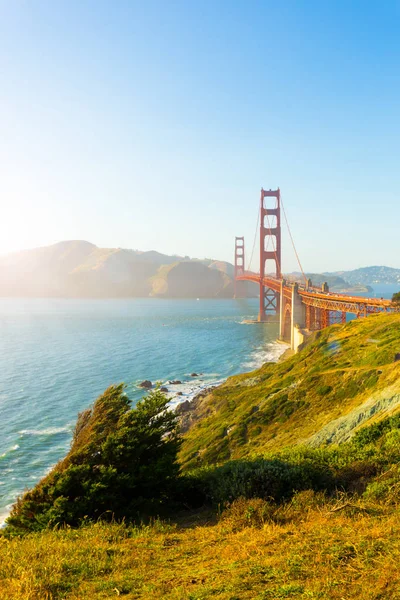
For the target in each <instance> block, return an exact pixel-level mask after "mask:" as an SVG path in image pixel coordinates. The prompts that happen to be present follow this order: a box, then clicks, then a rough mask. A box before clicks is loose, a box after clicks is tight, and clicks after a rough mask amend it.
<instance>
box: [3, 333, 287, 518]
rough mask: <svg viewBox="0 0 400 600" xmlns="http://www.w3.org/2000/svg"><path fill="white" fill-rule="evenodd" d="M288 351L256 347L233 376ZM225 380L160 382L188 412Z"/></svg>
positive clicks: (275, 346) (213, 376)
mask: <svg viewBox="0 0 400 600" xmlns="http://www.w3.org/2000/svg"><path fill="white" fill-rule="evenodd" d="M288 350H289V349H288V347H287V344H283V343H277V342H276V341H273V342H268V343H266V344H264V345H263V346H262V347H257V348H255V349H254V350H253V351H252V352H251V353H250V355H249V356H248V357H247V358H246V359H245V361H244V362H243V363H242V365H241V368H240V370H239V371H238V373H235V374H233V376H234V375H238V374H241V373H246V372H251V371H253V370H256V369H258V368H260V367H261V366H262V365H263V364H265V363H268V362H273V363H276V362H278V361H280V360H282V358H283V357H284V356H285V355H286V353H287V351H288ZM227 379H228V377H225V378H221V377H218V373H208V374H207V373H206V374H204V375H202V374H199V375H198V377H196V378H192V377H191V375H190V373H187V374H186V375H185V379H182V383H181V384H178V385H171V384H168V382H167V381H164V382H161V385H163V386H167V387H168V393H166V395H167V397H168V398H169V400H170V403H169V404H170V406H171V408H172V409H174V410H177V409H178V407H179V406H186V407H188V410H190V411H192V410H193V408H194V404H193V402H195V403H197V402H198V401H199V400H201V399H202V398H204V397H205V396H207V395H208V393H209V392H211V391H212V389H214V388H216V387H218V386H220V385H222V384H223V383H225V381H226V380H227ZM143 392H144V390H143ZM178 410H179V409H178ZM183 412H185V411H183ZM16 499H17V498H15V500H14V502H15V501H16ZM14 502H13V503H14ZM11 506H12V504H8V506H7V507H5V506H3V507H2V508H1V509H0V529H2V528H4V527H5V526H6V524H5V520H6V519H7V517H8V516H9V514H10V509H11Z"/></svg>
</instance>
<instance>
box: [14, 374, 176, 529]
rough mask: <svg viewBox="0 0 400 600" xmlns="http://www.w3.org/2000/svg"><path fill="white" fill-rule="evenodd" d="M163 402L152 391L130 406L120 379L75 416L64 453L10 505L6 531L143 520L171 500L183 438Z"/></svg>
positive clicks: (160, 396)
mask: <svg viewBox="0 0 400 600" xmlns="http://www.w3.org/2000/svg"><path fill="white" fill-rule="evenodd" d="M167 403H168V400H167V398H166V397H165V396H164V395H163V394H162V393H161V392H160V391H159V390H155V391H152V392H150V393H149V394H148V396H147V397H146V398H145V399H143V400H141V401H140V402H139V403H138V404H137V405H136V407H135V408H133V409H132V408H131V406H130V401H129V399H128V397H127V396H126V394H125V393H124V387H123V385H122V384H121V385H117V386H111V387H110V388H108V389H107V390H106V391H105V392H104V394H103V395H102V396H100V397H99V398H98V399H97V400H96V402H95V404H94V406H93V408H92V409H90V410H89V411H85V412H83V413H81V415H80V416H79V417H78V421H77V425H76V429H75V434H74V438H73V441H72V446H71V450H70V452H69V453H68V455H67V456H66V458H65V459H64V460H63V461H61V462H60V463H59V464H58V465H56V467H55V468H54V469H53V471H52V472H51V473H50V474H49V475H48V476H47V477H45V478H44V479H43V480H42V481H41V482H40V483H39V484H38V485H37V486H36V487H35V488H33V489H32V490H31V491H28V492H27V493H26V494H25V495H24V496H22V498H20V499H19V500H18V501H17V503H16V504H15V505H14V507H13V509H12V512H11V515H10V517H9V518H8V521H7V524H8V527H7V531H8V533H10V534H12V533H23V532H26V531H34V530H40V529H43V528H44V527H46V526H48V525H54V524H57V523H63V524H68V525H72V526H75V525H78V524H79V523H80V522H82V520H87V519H89V520H91V519H98V518H116V519H122V518H128V519H142V518H143V517H145V516H148V515H151V514H157V513H158V512H159V511H161V510H162V509H163V508H164V507H165V506H166V505H168V503H171V502H172V498H173V496H174V488H175V484H176V481H177V477H178V470H179V467H178V464H177V460H176V456H177V451H178V448H179V443H180V440H179V437H178V435H177V430H176V419H177V417H176V415H175V413H173V412H171V411H169V410H167Z"/></svg>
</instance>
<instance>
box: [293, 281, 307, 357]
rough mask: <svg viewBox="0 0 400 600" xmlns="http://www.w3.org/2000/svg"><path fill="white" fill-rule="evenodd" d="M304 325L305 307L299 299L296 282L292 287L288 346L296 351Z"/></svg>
mask: <svg viewBox="0 0 400 600" xmlns="http://www.w3.org/2000/svg"><path fill="white" fill-rule="evenodd" d="M305 326H306V307H305V305H304V304H303V302H302V300H301V296H300V294H299V286H298V284H297V283H294V284H293V287H292V320H291V336H290V347H291V349H292V350H294V351H295V352H297V349H298V347H299V346H300V344H302V343H303V340H304V335H303V334H302V332H301V329H303V328H304V327H305Z"/></svg>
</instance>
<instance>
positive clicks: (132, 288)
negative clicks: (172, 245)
mask: <svg viewBox="0 0 400 600" xmlns="http://www.w3.org/2000/svg"><path fill="white" fill-rule="evenodd" d="M232 276H233V266H232V265H230V264H229V263H225V262H223V261H213V260H211V259H208V260H204V261H199V260H197V259H192V260H191V259H189V257H185V258H184V259H183V258H181V257H178V256H167V255H165V254H161V253H159V252H156V251H149V252H140V251H138V250H126V249H122V248H98V247H97V246H95V245H94V244H90V243H89V242H85V241H80V240H75V241H66V242H60V243H58V244H54V245H52V246H46V247H43V248H36V249H33V250H24V251H23V252H16V253H13V254H10V255H7V256H2V257H0V296H31V297H43V296H45V297H72V298H109V297H111V298H120V297H147V296H161V297H169V298H197V297H209V298H218V297H226V298H229V297H232V296H233V284H232ZM253 294H254V289H253Z"/></svg>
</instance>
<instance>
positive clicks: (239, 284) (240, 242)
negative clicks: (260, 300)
mask: <svg viewBox="0 0 400 600" xmlns="http://www.w3.org/2000/svg"><path fill="white" fill-rule="evenodd" d="M244 269H245V263H244V237H235V279H234V281H235V295H234V298H240V297H242V296H243V295H244V294H243V288H244V286H245V285H246V284H245V282H244V281H238V280H237V277H239V276H240V275H244Z"/></svg>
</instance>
